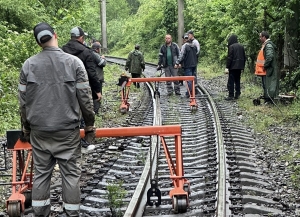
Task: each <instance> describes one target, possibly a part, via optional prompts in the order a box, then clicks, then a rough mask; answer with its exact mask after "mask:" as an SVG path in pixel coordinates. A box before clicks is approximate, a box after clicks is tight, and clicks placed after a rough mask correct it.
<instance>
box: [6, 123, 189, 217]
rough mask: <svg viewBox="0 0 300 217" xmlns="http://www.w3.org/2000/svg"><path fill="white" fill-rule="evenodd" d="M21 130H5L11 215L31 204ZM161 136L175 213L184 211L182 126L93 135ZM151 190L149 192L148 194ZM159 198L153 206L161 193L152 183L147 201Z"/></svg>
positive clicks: (27, 148) (29, 164)
mask: <svg viewBox="0 0 300 217" xmlns="http://www.w3.org/2000/svg"><path fill="white" fill-rule="evenodd" d="M20 135H21V131H20V130H11V131H7V143H6V147H7V149H8V150H10V151H12V155H13V159H12V181H11V185H12V194H11V196H10V197H9V198H8V200H6V208H7V213H8V215H9V216H10V217H19V216H21V215H22V213H24V211H25V207H29V206H30V205H31V190H32V181H33V176H34V174H33V164H34V162H33V159H32V147H31V145H30V144H29V143H28V142H22V141H21V140H20ZM151 135H157V136H159V137H160V140H161V143H162V146H163V148H164V152H165V155H166V160H167V164H168V167H169V169H170V178H171V179H172V182H173V186H174V188H173V189H172V190H171V191H170V193H169V195H170V197H171V198H172V203H173V208H174V210H175V212H186V210H187V207H188V205H189V194H190V190H189V189H190V184H189V182H188V180H187V179H186V178H185V177H184V171H183V155H182V144H181V126H180V125H168V126H142V127H120V128H97V129H96V138H100V137H127V136H151ZM80 136H81V137H82V138H83V137H84V131H83V130H81V131H80ZM165 136H174V137H175V139H174V141H175V152H176V156H175V157H176V159H174V160H172V156H171V154H170V152H169V149H168V146H167V144H166V141H165V139H164V137H165ZM151 182H153V180H151ZM149 192H150V194H149ZM153 192H156V193H155V195H154V196H157V197H158V202H157V203H156V205H157V206H158V205H160V201H161V195H160V191H159V189H158V188H157V183H151V188H150V189H149V190H148V196H147V203H148V205H153V203H152V201H151V199H150V197H151V196H153Z"/></svg>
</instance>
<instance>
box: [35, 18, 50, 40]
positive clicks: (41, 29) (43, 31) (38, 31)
mask: <svg viewBox="0 0 300 217" xmlns="http://www.w3.org/2000/svg"><path fill="white" fill-rule="evenodd" d="M33 34H34V37H35V40H36V41H37V43H39V44H44V43H46V42H48V41H49V40H50V39H51V38H52V37H53V35H54V29H53V28H52V27H51V26H50V25H49V24H48V23H44V22H42V23H39V24H37V25H36V26H35V27H34V28H33Z"/></svg>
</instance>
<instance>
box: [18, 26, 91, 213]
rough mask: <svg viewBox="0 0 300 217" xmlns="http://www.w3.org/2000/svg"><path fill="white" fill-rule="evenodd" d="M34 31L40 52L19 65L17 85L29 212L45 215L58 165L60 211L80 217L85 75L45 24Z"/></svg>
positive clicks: (87, 96)
mask: <svg viewBox="0 0 300 217" xmlns="http://www.w3.org/2000/svg"><path fill="white" fill-rule="evenodd" d="M33 31H34V37H35V39H36V42H37V44H38V45H39V46H41V47H42V49H43V50H42V51H41V52H40V53H38V54H37V55H34V56H32V57H30V58H29V59H27V60H26V61H25V62H24V64H23V67H22V69H21V73H20V83H19V102H20V110H21V119H22V126H23V136H24V138H23V139H25V140H26V141H30V143H31V145H32V156H33V162H34V180H33V187H32V208H33V212H34V214H35V216H47V217H48V216H49V215H50V208H51V205H50V184H51V175H52V171H53V168H54V166H55V164H56V163H58V165H59V167H60V172H61V177H62V192H63V193H62V199H63V202H64V210H65V212H66V214H67V216H79V205H80V182H79V181H80V176H81V165H80V164H81V145H80V130H79V124H80V117H81V114H80V113H82V116H83V118H84V121H85V123H86V127H85V135H86V136H85V139H86V140H87V141H89V142H91V141H92V140H93V138H94V136H95V135H94V121H95V115H94V111H93V101H92V95H91V89H90V86H89V83H88V76H87V73H86V70H85V67H84V65H83V64H82V62H81V60H80V59H79V58H77V57H75V56H73V55H70V54H67V53H65V52H63V51H62V50H61V49H60V48H58V40H57V34H56V33H55V32H54V30H53V28H52V27H51V26H50V25H49V24H47V23H39V24H37V25H36V26H35V27H34V29H33Z"/></svg>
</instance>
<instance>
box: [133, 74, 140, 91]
mask: <svg viewBox="0 0 300 217" xmlns="http://www.w3.org/2000/svg"><path fill="white" fill-rule="evenodd" d="M131 77H132V78H140V77H141V74H135V73H131ZM133 85H134V86H136V88H140V83H139V82H133Z"/></svg>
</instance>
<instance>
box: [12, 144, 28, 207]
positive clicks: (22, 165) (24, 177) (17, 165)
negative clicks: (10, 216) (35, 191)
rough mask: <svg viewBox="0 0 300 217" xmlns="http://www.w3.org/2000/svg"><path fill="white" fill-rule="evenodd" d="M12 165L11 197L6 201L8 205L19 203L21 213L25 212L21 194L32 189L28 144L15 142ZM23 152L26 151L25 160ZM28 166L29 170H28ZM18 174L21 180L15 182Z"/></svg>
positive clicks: (23, 197) (23, 199) (23, 198)
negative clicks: (18, 173)
mask: <svg viewBox="0 0 300 217" xmlns="http://www.w3.org/2000/svg"><path fill="white" fill-rule="evenodd" d="M11 150H12V151H13V162H12V163H13V165H12V182H11V184H12V195H11V196H10V197H9V198H8V200H7V201H6V207H8V204H9V203H10V202H11V203H14V202H18V201H20V202H21V211H22V212H23V211H24V210H25V196H24V195H23V193H24V192H25V191H27V190H31V189H32V178H33V160H32V147H31V145H30V144H29V143H28V142H22V141H21V140H20V139H18V140H17V142H16V144H15V146H14V148H13V149H11ZM24 151H27V157H26V159H25V158H23V154H24ZM29 165H31V166H30V168H29ZM18 170H19V172H20V175H21V178H20V179H19V181H17V172H18Z"/></svg>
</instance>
